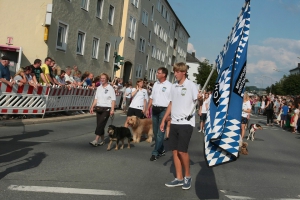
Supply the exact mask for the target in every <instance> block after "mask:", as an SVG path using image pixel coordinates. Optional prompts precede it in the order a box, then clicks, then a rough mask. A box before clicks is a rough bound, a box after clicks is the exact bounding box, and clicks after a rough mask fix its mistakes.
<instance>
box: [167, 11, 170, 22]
mask: <svg viewBox="0 0 300 200" xmlns="http://www.w3.org/2000/svg"><path fill="white" fill-rule="evenodd" d="M169 21H170V13H169V12H168V11H167V22H169Z"/></svg>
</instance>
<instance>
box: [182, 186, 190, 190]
mask: <svg viewBox="0 0 300 200" xmlns="http://www.w3.org/2000/svg"><path fill="white" fill-rule="evenodd" d="M190 188H191V186H190V187H183V186H182V189H183V190H188V189H190Z"/></svg>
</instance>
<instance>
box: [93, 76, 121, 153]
mask: <svg viewBox="0 0 300 200" xmlns="http://www.w3.org/2000/svg"><path fill="white" fill-rule="evenodd" d="M108 78H109V77H108V75H107V74H105V73H102V74H100V80H101V83H102V84H101V85H100V86H99V87H97V91H96V95H95V100H94V102H93V104H92V106H91V109H90V113H91V114H93V113H94V108H95V106H97V107H96V118H97V127H96V130H95V135H96V138H95V139H94V140H93V141H92V142H90V144H91V145H92V146H95V147H96V146H101V145H103V144H104V133H105V131H104V128H105V125H106V123H107V121H108V119H109V116H112V115H113V114H114V109H115V102H116V94H115V91H114V90H113V88H112V86H111V85H109V84H108ZM100 138H101V140H100V141H99V139H100Z"/></svg>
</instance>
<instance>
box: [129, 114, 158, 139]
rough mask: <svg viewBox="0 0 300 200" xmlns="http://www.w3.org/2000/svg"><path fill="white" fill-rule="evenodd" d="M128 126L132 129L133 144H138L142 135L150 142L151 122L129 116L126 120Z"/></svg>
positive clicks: (147, 119)
mask: <svg viewBox="0 0 300 200" xmlns="http://www.w3.org/2000/svg"><path fill="white" fill-rule="evenodd" d="M127 123H128V125H129V126H131V128H132V135H133V142H135V143H139V142H140V140H141V136H142V134H143V133H145V134H147V136H148V139H147V140H146V141H147V142H149V143H150V142H152V137H153V129H152V120H151V119H149V118H146V119H140V118H138V117H136V116H131V117H129V119H128V122H127Z"/></svg>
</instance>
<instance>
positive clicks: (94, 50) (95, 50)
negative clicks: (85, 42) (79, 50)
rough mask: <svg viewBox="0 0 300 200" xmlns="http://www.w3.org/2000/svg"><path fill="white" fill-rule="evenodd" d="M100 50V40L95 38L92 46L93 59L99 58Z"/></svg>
mask: <svg viewBox="0 0 300 200" xmlns="http://www.w3.org/2000/svg"><path fill="white" fill-rule="evenodd" d="M98 49H99V38H95V37H94V38H93V44H92V58H95V59H97V58H98Z"/></svg>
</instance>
